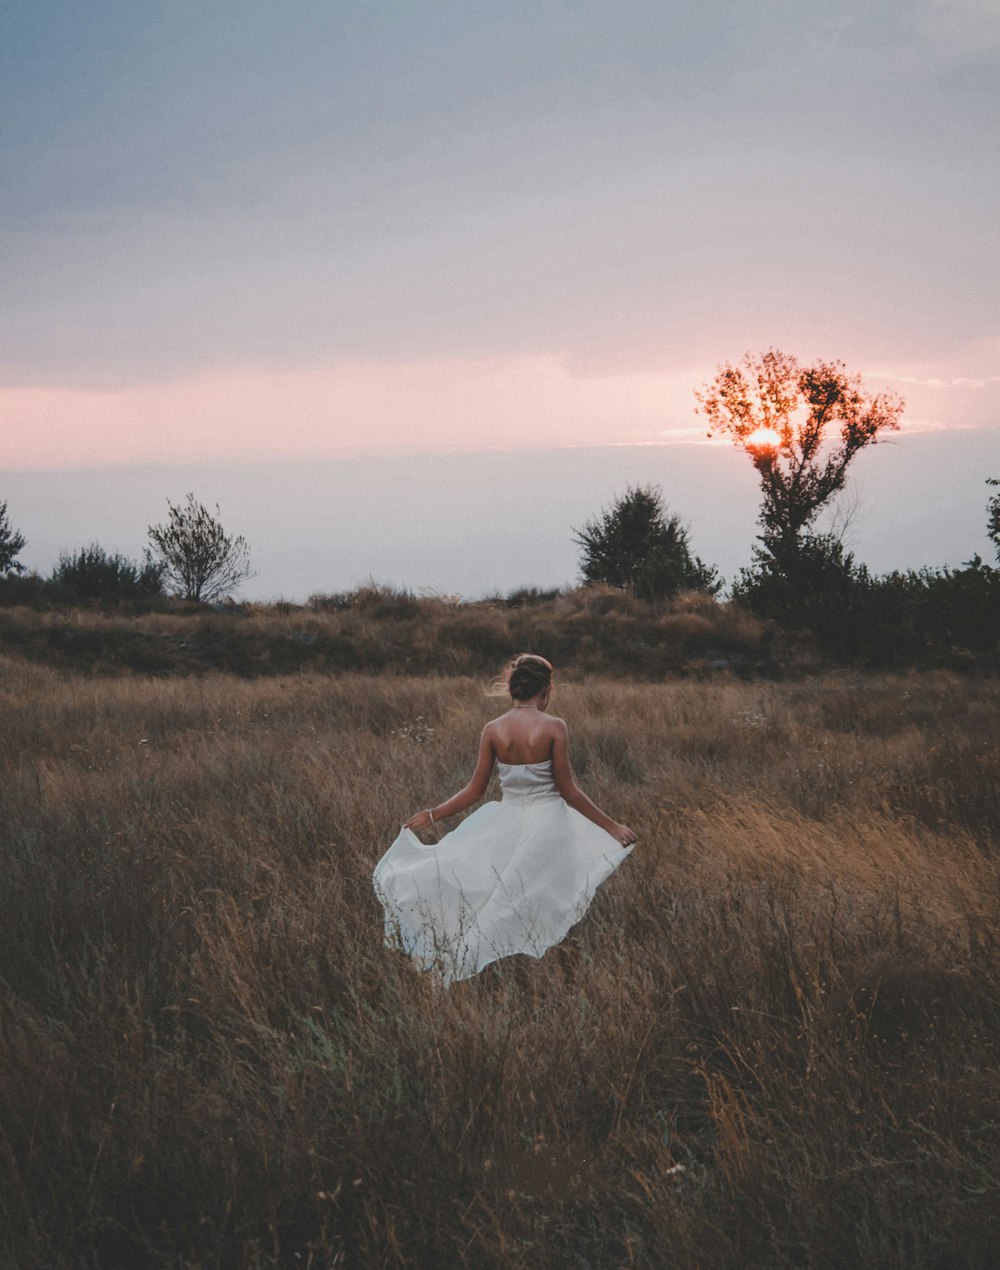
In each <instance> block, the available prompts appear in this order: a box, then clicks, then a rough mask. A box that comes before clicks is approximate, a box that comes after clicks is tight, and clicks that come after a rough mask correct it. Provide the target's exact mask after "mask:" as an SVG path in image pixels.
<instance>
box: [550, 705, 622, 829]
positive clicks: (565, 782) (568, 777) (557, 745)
mask: <svg viewBox="0 0 1000 1270" xmlns="http://www.w3.org/2000/svg"><path fill="white" fill-rule="evenodd" d="M552 722H553V723H554V724H555V725H556V727H555V731H554V734H553V738H552V776H553V778H554V780H555V783H556V789H557V790H558V791H559V793H560V794H561V795H562V799H563V801H564V802H565V803H567V804H568V805H569V806H570V807H572V808H573V809H574V811H578V812H579V813H580V815H581V816H586V817H587V819H588V820H592V821H593V822H594V824H595V825H599V826H600V827H601V828H602V829H603V830H604V831H605V833H609V834H610V835H611V836H612V838H614V840H615V841H616V842H617V843H618V844H619V846H622V847H630V846H632V844H633V843H634V842H635V834H634V833H633V832H632V830H631V829H630V828H629V827H628V825H622V824H619V823H618V821H617V820H612V819H611V817H610V816H609V815H608V814H607V812H604V811H602V810H601V809H600V807H598V805H597V804H596V803H595V802H593V801H592V800H591V799H590V798H588V797H587V795H586V794H585V793H584V792H583V790H582V789H581V788H580V786H579V785H578V784H577V783H576V778H575V777H574V776H573V769H572V767H571V766H570V762H569V732H568V731H567V729H566V724H565V723H563V721H562V719H553V720H552Z"/></svg>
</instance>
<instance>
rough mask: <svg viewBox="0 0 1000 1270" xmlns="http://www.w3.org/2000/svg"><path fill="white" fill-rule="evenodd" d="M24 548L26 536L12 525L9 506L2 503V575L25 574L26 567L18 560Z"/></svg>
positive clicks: (0, 570)
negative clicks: (8, 511) (8, 510)
mask: <svg viewBox="0 0 1000 1270" xmlns="http://www.w3.org/2000/svg"><path fill="white" fill-rule="evenodd" d="M23 548H24V534H20V533H18V532H17V530H16V529H15V528H14V527H13V525H12V524H11V523H10V517H9V516H8V515H7V504H6V503H0V573H23V572H24V565H23V564H21V563H20V561H19V560H18V559H17V556H18V553H19V552H20V551H22V550H23Z"/></svg>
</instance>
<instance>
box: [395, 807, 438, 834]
mask: <svg viewBox="0 0 1000 1270" xmlns="http://www.w3.org/2000/svg"><path fill="white" fill-rule="evenodd" d="M433 823H434V821H433V820H431V813H430V812H429V811H418V812H417V814H416V815H415V816H411V817H410V819H409V820H406V821H404V822H403V828H404V829H413V830H414V831H415V830H417V829H426V828H427V827H428V825H432V824H433Z"/></svg>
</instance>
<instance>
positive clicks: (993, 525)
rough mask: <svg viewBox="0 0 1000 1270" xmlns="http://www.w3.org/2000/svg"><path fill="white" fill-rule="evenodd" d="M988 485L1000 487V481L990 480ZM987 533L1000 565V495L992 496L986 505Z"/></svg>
mask: <svg viewBox="0 0 1000 1270" xmlns="http://www.w3.org/2000/svg"><path fill="white" fill-rule="evenodd" d="M986 484H987V485H1000V481H995V480H989V481H987V482H986ZM986 533H987V535H988V536H989V538H990V541H991V542H992V543H993V547H994V550H995V551H996V553H997V563H998V564H1000V494H993V495H991V496H990V500H989V502H988V503H987V504H986Z"/></svg>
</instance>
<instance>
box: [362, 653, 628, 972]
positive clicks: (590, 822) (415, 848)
mask: <svg viewBox="0 0 1000 1270" xmlns="http://www.w3.org/2000/svg"><path fill="white" fill-rule="evenodd" d="M506 680H507V688H508V691H509V692H510V695H511V708H510V709H509V710H508V711H507V712H506V714H502V715H501V716H500V717H499V718H498V719H494V720H493V722H492V723H488V724H487V725H486V727H485V728H484V729H483V734H482V738H481V740H480V743H479V758H478V761H477V763H476V769H475V771H474V772H473V774H472V778H471V779H470V781H469V783H468V784H467V785H466V786H465V788H464V789H462V790H460V791H459V792H458V793H457V794H455V795H454V796H453V797H452V798H449V799H447V800H446V801H445V802H443V803H439V804H438V805H437V806H436V807H430V808H428V809H427V810H425V811H418V812H417V813H416V815H415V816H411V817H410V819H409V820H407V821H406V823H405V825H404V826H403V828H402V830H401V831H400V834H399V837H398V838H397V839H396V840H395V842H394V843H393V844H392V846H391V847H390V848H389V850H388V851H387V852H386V853H385V855H384V856H383V857H382V859H381V860H380V861H379V862H378V864H377V865H376V868H375V875H374V882H375V891H376V893H377V895H378V897H379V899H380V900H381V902H382V906H383V908H384V909H385V937H386V943H387V944H389V945H390V946H392V947H396V948H400V949H402V950H403V951H404V952H406V953H408V954H409V955H410V956H411V957H412V958H413V960H414V962H415V963H416V964H417V965H418V966H419V967H421V968H422V969H425V970H435V971H437V973H438V974H440V976H441V977H442V979H443V980H444V982H445V983H451V982H452V981H454V980H457V979H468V978H470V977H471V976H472V975H475V974H478V973H479V971H480V970H482V969H483V967H484V966H487V965H489V964H490V962H492V961H497V960H498V959H499V958H501V957H509V956H511V955H512V954H514V953H527V954H528V955H529V956H532V957H541V956H542V954H543V953H544V952H545V951H546V949H548V948H551V947H552V946H553V945H554V944H557V943H559V942H560V940H562V939H563V938H564V937H565V935H566V933H567V931H568V930H569V929H570V927H571V926H573V925H574V924H575V923H576V922H577V921H579V919H580V918H581V917H582V916H583V914H584V913H585V912H586V910H587V907H588V905H589V904H590V901H591V899H592V898H593V895H594V892H595V891H596V889H597V887H598V886H599V885H600V884H601V882H603V881H604V879H605V878H606V877H607V876H608V875H609V874H610V873H612V872H613V871H614V870H615V869H616V868H617V867H618V866H619V864H621V862H622V860H624V858H625V856H626V855H628V853H629V852H630V851H631V850H632V846H633V845H634V843H635V834H634V833H633V832H632V830H631V829H629V828H628V826H627V825H622V824H619V823H618V822H617V821H615V820H612V819H611V817H610V816H608V815H607V814H606V813H605V812H603V811H602V810H601V809H600V807H598V806H597V805H596V804H595V803H593V802H591V800H590V799H589V798H588V797H587V795H586V794H585V793H584V792H583V791H582V790H581V789H580V788H579V786H578V785H577V783H576V781H575V780H574V778H573V772H572V769H571V767H570V762H569V751H568V734H567V730H566V724H565V723H564V722H563V721H562V719H557V718H554V717H553V716H551V715H549V714H547V713H546V711H547V709H548V705H549V701H550V699H551V696H552V666H551V664H550V663H549V662H548V661H546V660H545V658H544V657H537V656H535V655H534V654H531V653H525V654H523V655H522V656H520V657H516V658H515V659H514V660H513V661H512V662H511V663H510V666H509V667H508V669H507V673H506ZM494 765H496V766H497V767H498V770H499V775H500V789H501V794H502V797H501V801H500V802H490V803H485V804H484V805H483V806H482V807H480V808H479V809H478V811H476V812H474V813H473V814H472V815H471V816H469V817H468V818H467V819H466V820H464V821H463V822H462V823H461V824H460V825H459V826H458V828H457V829H455V830H454V831H453V832H452V833H449V834H447V835H446V836H445V837H444V838H442V840H441V841H440V842H438V843H436V844H432V845H430V846H426V845H424V844H423V843H422V842H421V841H420V839H419V838H418V837H417V836H416V832H415V831H417V830H420V829H425V828H427V827H428V826H429V825H433V824H436V823H437V822H438V821H439V820H444V819H445V818H446V817H448V816H454V815H455V814H456V813H458V812H460V811H465V809H466V808H467V807H471V806H472V804H473V803H476V802H478V801H479V800H480V799H481V798H482V797H483V795H484V794H485V793H486V788H487V785H488V784H489V779H490V776H491V775H492V772H493V768H494Z"/></svg>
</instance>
